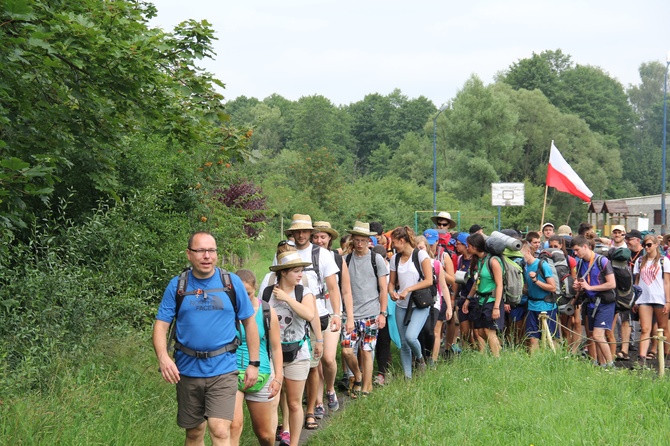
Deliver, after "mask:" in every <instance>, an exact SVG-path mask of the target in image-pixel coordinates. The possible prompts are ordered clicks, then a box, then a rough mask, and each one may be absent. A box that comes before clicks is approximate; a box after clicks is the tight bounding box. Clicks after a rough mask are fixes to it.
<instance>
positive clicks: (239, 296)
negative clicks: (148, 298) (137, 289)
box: [156, 268, 254, 378]
mask: <svg viewBox="0 0 670 446" xmlns="http://www.w3.org/2000/svg"><path fill="white" fill-rule="evenodd" d="M178 279H179V277H178V276H176V277H173V278H172V280H170V283H169V284H168V286H167V288H166V289H165V292H164V293H163V300H161V303H160V306H159V307H158V314H157V315H156V319H157V320H159V321H163V322H167V323H170V322H172V319H173V318H174V315H175V308H176V305H177V302H176V294H177V282H178ZM230 279H231V282H232V284H233V287H234V288H235V295H236V301H237V318H238V319H239V320H244V319H247V318H249V317H251V316H253V315H254V308H253V307H252V306H251V302H250V301H249V298H248V297H247V291H246V289H245V288H244V284H243V283H242V280H241V279H240V278H239V277H238V276H236V275H235V274H232V273H231V274H230ZM216 288H223V284H222V283H221V274H220V272H219V271H218V268H217V270H216V271H215V272H214V274H213V275H212V276H211V277H208V278H207V279H198V278H196V277H195V276H194V275H193V273H192V272H189V273H188V284H187V287H186V291H187V292H188V291H194V290H197V289H202V290H205V291H206V290H213V289H216ZM236 336H237V330H236V329H235V314H234V311H233V306H232V303H231V302H230V299H229V297H228V294H227V293H226V292H224V291H215V292H211V293H210V292H207V293H202V294H189V295H186V296H184V300H183V301H182V303H181V307H180V309H179V317H178V318H177V341H178V342H179V343H181V344H182V345H184V346H185V347H188V348H190V349H191V350H195V351H203V352H211V351H214V350H218V349H220V348H221V347H223V346H225V345H226V344H229V343H230V342H232V341H233V340H234V339H235V337H236ZM175 363H176V364H177V368H178V369H179V373H180V374H182V375H184V376H190V377H193V378H210V377H212V376H218V375H222V374H224V373H230V372H234V371H236V370H237V364H236V357H235V353H234V352H228V353H224V354H223V355H219V356H215V357H213V358H205V359H199V358H195V357H193V356H189V355H187V354H185V353H183V352H181V351H177V352H176V354H175Z"/></svg>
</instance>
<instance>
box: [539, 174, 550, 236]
mask: <svg viewBox="0 0 670 446" xmlns="http://www.w3.org/2000/svg"><path fill="white" fill-rule="evenodd" d="M548 190H549V186H547V185H546V184H545V185H544V204H543V205H542V221H541V222H540V228H542V225H544V211H545V209H547V191H548Z"/></svg>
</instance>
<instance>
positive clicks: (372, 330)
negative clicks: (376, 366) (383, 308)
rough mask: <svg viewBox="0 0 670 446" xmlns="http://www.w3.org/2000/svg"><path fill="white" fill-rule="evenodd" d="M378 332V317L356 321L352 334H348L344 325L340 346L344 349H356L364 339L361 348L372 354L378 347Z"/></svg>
mask: <svg viewBox="0 0 670 446" xmlns="http://www.w3.org/2000/svg"><path fill="white" fill-rule="evenodd" d="M378 332H379V330H378V328H377V316H372V317H368V318H365V319H359V320H357V321H354V331H352V332H351V333H350V334H347V333H346V329H345V327H344V324H342V342H341V343H340V345H341V346H342V348H354V345H355V344H356V343H359V342H360V341H361V339H362V340H363V343H362V345H359V348H361V346H362V347H363V351H366V352H372V351H374V350H375V346H376V345H377V333H378Z"/></svg>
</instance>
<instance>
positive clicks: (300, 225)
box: [286, 214, 314, 233]
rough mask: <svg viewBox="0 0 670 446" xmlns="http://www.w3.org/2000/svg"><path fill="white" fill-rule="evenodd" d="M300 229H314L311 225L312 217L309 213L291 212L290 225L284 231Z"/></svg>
mask: <svg viewBox="0 0 670 446" xmlns="http://www.w3.org/2000/svg"><path fill="white" fill-rule="evenodd" d="M301 229H309V230H310V231H311V230H312V229H314V228H313V227H312V217H310V216H309V215H302V214H293V219H292V220H291V226H290V227H289V228H288V229H287V230H286V232H287V233H288V232H290V231H300V230H301Z"/></svg>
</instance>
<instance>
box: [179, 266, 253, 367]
mask: <svg viewBox="0 0 670 446" xmlns="http://www.w3.org/2000/svg"><path fill="white" fill-rule="evenodd" d="M217 269H218V270H219V274H220V275H221V283H222V284H223V288H212V289H209V290H201V289H197V290H193V291H186V288H187V286H188V276H189V273H190V272H191V268H186V269H185V270H184V271H182V272H181V274H179V279H178V280H177V293H176V295H175V303H176V305H175V312H174V318H172V322H170V328H169V330H168V344H167V349H168V353H170V352H175V353H176V350H179V351H181V352H182V353H185V354H187V355H189V356H195V357H196V358H212V357H214V356H218V355H222V354H224V353H227V352H230V351H235V350H236V349H237V347H238V346H239V345H240V340H239V338H238V337H235V339H234V340H233V341H232V342H230V343H228V344H226V345H224V346H223V347H221V348H220V349H218V350H215V351H213V352H196V351H194V350H191V349H190V348H188V347H184V346H183V345H182V344H181V343H179V342H177V318H178V317H179V310H180V308H181V304H182V302H183V301H184V297H186V296H189V295H193V294H204V295H205V296H207V293H208V292H209V293H214V292H221V291H223V292H225V293H226V294H228V298H229V299H230V303H231V304H232V306H233V311H234V312H235V324H236V325H237V324H239V319H238V318H237V296H236V294H235V287H234V286H233V282H232V281H231V280H230V273H229V272H228V271H226V270H225V269H222V268H217ZM238 327H239V326H238ZM238 331H239V329H238Z"/></svg>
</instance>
